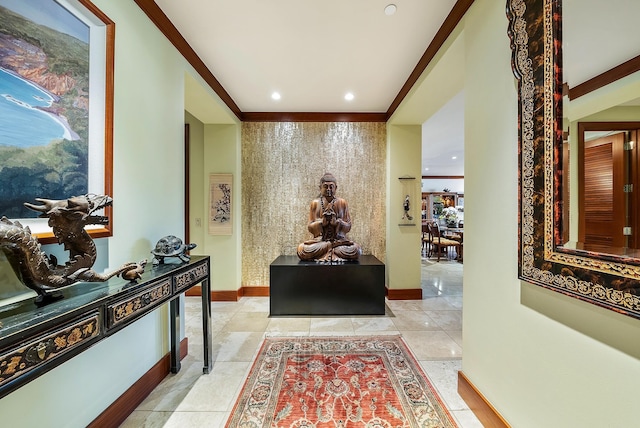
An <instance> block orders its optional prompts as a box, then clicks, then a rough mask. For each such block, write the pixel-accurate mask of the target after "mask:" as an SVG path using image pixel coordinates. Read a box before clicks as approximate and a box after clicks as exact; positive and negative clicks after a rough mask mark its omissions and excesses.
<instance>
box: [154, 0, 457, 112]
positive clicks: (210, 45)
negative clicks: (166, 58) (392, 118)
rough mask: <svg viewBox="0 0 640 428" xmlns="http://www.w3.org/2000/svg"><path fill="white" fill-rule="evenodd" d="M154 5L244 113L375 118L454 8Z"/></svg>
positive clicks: (427, 3) (422, 1)
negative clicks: (364, 115)
mask: <svg viewBox="0 0 640 428" xmlns="http://www.w3.org/2000/svg"><path fill="white" fill-rule="evenodd" d="M155 2H156V4H157V5H158V6H159V7H160V8H161V9H162V11H163V12H164V13H165V15H167V17H168V18H169V19H170V20H171V22H172V23H173V24H174V25H175V26H176V28H177V29H178V30H179V32H180V33H181V34H182V36H183V37H184V38H185V39H186V40H187V42H188V43H189V45H190V46H191V47H192V48H193V49H194V50H195V52H196V53H197V54H198V56H199V57H200V59H201V60H202V61H203V62H204V64H205V65H206V66H207V68H208V69H209V70H210V71H211V72H212V73H213V75H214V76H215V77H216V79H217V80H218V81H219V82H220V84H221V85H222V86H223V87H224V88H225V90H226V91H227V92H228V93H229V95H230V96H231V98H232V99H233V101H234V102H235V103H236V104H237V105H238V107H239V108H240V110H241V111H242V112H366V113H374V112H378V113H380V112H386V111H387V110H388V108H389V106H390V105H391V103H392V102H393V100H394V99H395V97H396V96H397V95H398V93H399V92H400V90H401V89H402V87H403V85H404V84H405V82H406V81H407V79H408V78H409V76H410V74H411V72H412V71H413V70H414V68H415V67H416V65H417V64H418V61H419V60H420V58H421V57H422V55H423V54H424V52H425V50H426V48H427V47H428V46H429V44H430V43H431V41H432V40H433V38H434V36H435V34H436V33H437V32H438V30H439V28H440V26H441V25H442V24H443V22H444V21H445V19H446V18H447V15H448V14H449V13H450V12H451V10H452V8H453V6H454V5H455V3H456V0H346V1H345V0H322V1H310V0H233V1H228V0H227V1H222V0H181V1H179V2H178V1H175V0H155ZM390 4H395V6H396V10H395V13H394V14H392V15H387V14H386V13H385V9H386V7H387V6H388V5H390ZM274 92H278V93H279V94H280V95H281V98H280V99H279V100H274V99H272V97H271V96H272V94H273V93H274ZM347 93H351V94H353V96H354V98H353V100H350V101H348V100H345V98H344V97H345V95H346V94H347Z"/></svg>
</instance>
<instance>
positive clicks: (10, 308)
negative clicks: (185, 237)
mask: <svg viewBox="0 0 640 428" xmlns="http://www.w3.org/2000/svg"><path fill="white" fill-rule="evenodd" d="M209 271H210V269H209V257H208V256H192V257H191V260H190V261H189V262H188V263H181V264H174V263H167V264H162V265H158V266H151V264H149V265H147V268H146V270H145V272H144V274H143V275H142V278H141V279H140V280H138V283H136V284H134V283H130V282H127V281H126V280H123V279H121V278H117V277H116V278H111V279H110V280H109V281H107V282H102V283H96V282H93V283H88V282H80V283H76V284H74V285H72V286H69V287H67V288H64V289H62V290H60V291H61V294H62V295H63V298H62V299H60V300H57V301H55V302H52V303H50V304H48V305H46V306H43V307H37V306H36V305H35V304H34V302H33V300H34V299H35V298H33V299H27V300H23V301H21V302H18V303H15V304H11V305H7V306H4V307H0V398H1V397H4V396H5V395H7V394H9V393H10V392H12V391H14V390H15V389H17V388H19V387H20V386H22V385H24V384H26V383H27V382H29V381H31V380H33V379H35V378H37V377H38V376H40V375H42V374H44V373H46V372H47V371H49V370H51V369H53V368H54V367H56V366H58V365H60V364H62V363H63V362H65V361H67V360H69V359H71V358H73V357H74V356H76V355H78V354H79V353H81V352H83V351H84V350H86V349H87V348H89V347H90V346H92V345H94V344H96V343H97V342H99V341H101V340H102V339H105V338H106V337H109V336H110V335H112V334H114V333H115V332H117V331H119V330H120V329H122V328H124V327H126V326H127V325H129V324H131V323H132V322H134V321H136V320H137V319H139V318H140V317H142V316H144V315H146V314H148V313H149V312H151V311H153V310H154V309H156V308H157V307H158V306H160V305H162V304H163V303H166V302H167V301H168V302H169V316H170V321H171V322H170V328H169V330H170V332H169V333H170V343H171V352H170V354H171V371H172V372H173V373H177V372H178V371H179V370H180V337H179V334H180V306H179V302H178V297H179V295H180V294H182V293H183V292H185V291H186V290H188V289H189V288H191V287H192V286H194V285H196V284H201V285H202V324H203V328H202V330H203V331H202V333H203V338H204V342H203V343H204V368H203V372H204V373H209V372H210V370H211V368H212V365H213V361H212V354H211V329H210V320H211V283H210V279H209Z"/></svg>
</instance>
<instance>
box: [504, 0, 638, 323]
mask: <svg viewBox="0 0 640 428" xmlns="http://www.w3.org/2000/svg"><path fill="white" fill-rule="evenodd" d="M561 6H562V5H561V0H507V16H508V18H509V37H510V38H511V48H512V54H513V57H512V67H513V72H514V74H515V76H516V78H517V79H518V110H519V112H518V113H519V114H518V116H519V121H518V127H519V200H520V204H519V254H518V260H519V278H520V279H522V280H525V281H528V282H531V283H534V284H536V285H539V286H542V287H545V288H548V289H551V290H554V291H557V292H560V293H563V294H566V295H569V296H572V297H575V298H578V299H581V300H584V301H587V302H590V303H593V304H596V305H599V306H602V307H605V308H608V309H611V310H614V311H617V312H620V313H623V314H626V315H629V316H632V317H635V318H640V266H639V265H638V263H639V261H638V259H628V258H625V257H621V256H612V255H607V254H601V253H594V252H587V251H582V250H566V249H563V250H562V251H559V250H558V248H557V247H558V245H559V244H560V243H561V242H562V222H561V218H562V217H561V215H562V201H561V199H560V195H561V192H560V190H561V186H562V158H561V157H562V127H561V124H560V123H559V122H560V120H561V118H562V46H561V20H562V14H561ZM559 118H560V120H559Z"/></svg>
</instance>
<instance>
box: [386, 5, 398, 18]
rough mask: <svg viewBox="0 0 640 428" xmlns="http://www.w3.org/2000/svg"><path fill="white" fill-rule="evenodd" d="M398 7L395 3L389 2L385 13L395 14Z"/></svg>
mask: <svg viewBox="0 0 640 428" xmlns="http://www.w3.org/2000/svg"><path fill="white" fill-rule="evenodd" d="M397 9H398V8H397V7H396V5H395V4H388V5H387V6H386V7H385V8H384V14H385V15H388V16H391V15H393V14H394V13H396V10H397Z"/></svg>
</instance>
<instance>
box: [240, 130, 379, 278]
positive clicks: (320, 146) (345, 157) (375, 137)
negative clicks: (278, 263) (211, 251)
mask: <svg viewBox="0 0 640 428" xmlns="http://www.w3.org/2000/svg"><path fill="white" fill-rule="evenodd" d="M325 172H331V173H332V174H333V175H334V176H335V177H336V179H337V181H338V190H337V192H336V195H337V196H340V197H342V198H344V199H346V200H347V202H348V203H349V211H350V214H351V223H352V227H351V232H349V234H348V235H347V236H348V237H349V238H350V239H351V240H352V241H355V242H357V243H359V244H360V245H361V246H362V252H363V254H373V255H374V256H376V257H377V258H378V259H380V260H382V261H384V259H385V239H386V237H385V234H386V230H385V211H386V208H385V196H386V195H385V192H386V190H385V189H386V185H385V177H386V124H385V123H368V122H366V123H365V122H362V123H360V122H358V123H353V122H331V123H324V122H323V123H315V122H245V123H243V124H242V285H243V286H244V287H259V286H268V285H269V265H270V264H271V262H273V260H275V258H276V257H278V256H280V255H295V254H296V248H297V246H298V244H299V243H300V242H302V241H305V240H307V239H309V238H311V234H310V233H309V232H308V231H307V220H308V216H309V204H310V203H311V200H312V199H313V198H316V197H317V196H318V194H319V185H320V177H322V175H323V174H324V173H325Z"/></svg>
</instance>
